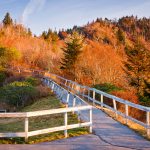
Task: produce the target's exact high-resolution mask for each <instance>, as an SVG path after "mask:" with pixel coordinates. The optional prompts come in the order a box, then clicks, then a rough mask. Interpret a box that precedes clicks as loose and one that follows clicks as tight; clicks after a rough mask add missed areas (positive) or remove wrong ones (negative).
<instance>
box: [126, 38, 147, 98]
mask: <svg viewBox="0 0 150 150" xmlns="http://www.w3.org/2000/svg"><path fill="white" fill-rule="evenodd" d="M126 54H127V57H128V60H127V62H126V63H125V67H126V69H125V71H126V73H127V76H128V79H129V83H130V85H131V86H133V87H135V88H136V89H137V94H138V96H139V97H142V96H144V91H145V87H146V85H145V80H146V79H147V77H148V75H149V74H150V51H149V50H148V49H146V48H145V47H144V45H142V44H141V43H139V42H138V41H137V42H136V44H135V46H134V47H133V48H126Z"/></svg>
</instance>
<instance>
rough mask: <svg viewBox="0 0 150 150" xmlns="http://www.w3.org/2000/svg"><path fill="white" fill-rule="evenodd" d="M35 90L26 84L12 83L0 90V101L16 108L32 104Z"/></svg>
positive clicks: (35, 93)
mask: <svg viewBox="0 0 150 150" xmlns="http://www.w3.org/2000/svg"><path fill="white" fill-rule="evenodd" d="M36 95H37V90H36V88H35V87H33V86H32V85H31V84H30V83H28V82H17V81H16V82H13V83H10V84H8V85H6V86H4V87H2V88H1V90H0V99H1V100H3V101H4V102H6V103H8V104H9V105H13V106H16V107H19V106H26V105H28V104H30V103H32V101H33V99H34V98H35V97H36Z"/></svg>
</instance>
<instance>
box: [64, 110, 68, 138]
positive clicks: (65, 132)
mask: <svg viewBox="0 0 150 150" xmlns="http://www.w3.org/2000/svg"><path fill="white" fill-rule="evenodd" d="M67 125H68V116H67V112H65V113H64V126H65V130H64V136H65V138H67V137H68V133H67Z"/></svg>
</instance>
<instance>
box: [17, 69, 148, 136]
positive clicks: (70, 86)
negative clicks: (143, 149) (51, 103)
mask: <svg viewBox="0 0 150 150" xmlns="http://www.w3.org/2000/svg"><path fill="white" fill-rule="evenodd" d="M16 69H17V68H16ZM20 70H21V69H20ZM22 70H24V68H22ZM27 70H28V69H27ZM30 71H32V72H37V73H39V75H41V76H42V77H43V78H44V79H46V80H47V82H49V81H51V80H53V81H55V82H56V83H57V84H58V85H61V86H63V87H64V88H66V89H67V90H69V91H72V92H73V93H75V94H77V95H79V96H82V97H83V98H85V99H87V100H88V101H89V102H92V103H93V105H95V104H96V105H100V106H101V108H103V107H106V108H108V109H110V110H112V111H113V112H114V113H115V116H116V117H117V116H118V115H121V116H122V117H123V118H124V119H125V122H126V124H128V121H129V120H131V121H133V122H135V123H137V124H139V125H141V126H143V127H144V128H145V129H146V130H147V135H148V136H150V108H149V107H145V106H142V105H138V104H135V103H132V102H130V101H127V100H124V99H122V98H119V97H116V96H114V95H111V94H108V93H106V92H103V91H100V90H97V89H95V88H90V87H88V86H83V85H80V84H78V83H76V82H74V81H71V80H68V79H65V78H63V77H61V76H58V75H56V74H52V73H50V72H44V71H40V70H30ZM96 97H100V100H97V98H96ZM104 98H108V99H109V101H110V102H112V104H113V105H112V106H110V105H108V104H106V103H104ZM117 103H120V104H121V105H123V106H124V109H125V111H124V112H121V111H120V110H119V109H117V106H118V104H117ZM129 107H131V108H134V109H137V110H139V111H143V112H145V113H146V114H145V115H144V116H145V121H140V120H138V119H136V118H134V117H133V116H130V114H129ZM144 116H143V117H144Z"/></svg>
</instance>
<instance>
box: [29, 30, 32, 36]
mask: <svg viewBox="0 0 150 150" xmlns="http://www.w3.org/2000/svg"><path fill="white" fill-rule="evenodd" d="M28 35H29V36H32V32H31V30H30V28H28Z"/></svg>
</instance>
